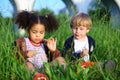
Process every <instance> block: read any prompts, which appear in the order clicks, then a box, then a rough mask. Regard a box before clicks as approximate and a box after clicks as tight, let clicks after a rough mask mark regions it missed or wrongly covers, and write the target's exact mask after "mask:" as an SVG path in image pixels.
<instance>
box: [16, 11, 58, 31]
mask: <svg viewBox="0 0 120 80" xmlns="http://www.w3.org/2000/svg"><path fill="white" fill-rule="evenodd" d="M15 23H16V24H18V26H19V28H24V29H26V30H28V31H29V30H30V29H31V27H32V26H33V25H34V24H42V25H44V26H45V29H46V32H48V33H50V32H53V31H55V30H57V29H58V27H59V24H58V21H57V19H56V17H55V16H54V15H53V14H47V15H40V16H39V15H37V14H36V13H33V12H27V11H22V12H20V13H18V15H17V16H16V17H15Z"/></svg>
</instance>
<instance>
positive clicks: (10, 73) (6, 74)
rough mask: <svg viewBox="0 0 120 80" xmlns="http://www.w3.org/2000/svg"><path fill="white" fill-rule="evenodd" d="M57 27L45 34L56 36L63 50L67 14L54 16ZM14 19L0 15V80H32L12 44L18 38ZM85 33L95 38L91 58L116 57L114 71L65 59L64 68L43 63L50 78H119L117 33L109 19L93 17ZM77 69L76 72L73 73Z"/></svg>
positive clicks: (67, 29) (119, 41)
mask: <svg viewBox="0 0 120 80" xmlns="http://www.w3.org/2000/svg"><path fill="white" fill-rule="evenodd" d="M57 18H58V20H59V22H60V27H59V29H58V30H57V31H55V32H54V33H51V34H46V36H45V37H46V38H49V37H50V36H53V37H56V38H57V47H58V48H59V49H60V50H61V51H62V49H63V45H64V41H65V40H66V39H67V38H68V37H69V36H71V29H70V26H69V23H70V17H69V16H68V15H62V14H60V15H58V16H57ZM13 23H14V22H13V20H12V19H9V18H8V19H4V18H0V57H1V58H0V80H32V79H33V77H34V75H33V74H31V73H30V72H29V71H28V69H26V67H25V66H24V65H25V63H22V64H21V63H20V62H19V61H18V60H17V59H16V57H15V55H16V54H15V51H13V43H14V41H15V40H16V39H17V38H19V36H17V37H16V36H15V35H14V29H13V26H14V24H13ZM88 35H91V36H92V37H93V38H94V39H95V41H96V49H95V52H94V53H93V54H92V55H91V60H92V61H95V62H96V61H99V62H105V61H107V60H110V59H112V60H115V62H116V64H117V66H116V70H115V71H114V72H113V73H109V72H105V71H104V70H103V69H102V66H101V67H99V68H98V67H96V66H95V67H93V68H88V69H85V70H82V69H81V67H80V65H74V64H73V63H71V62H69V61H67V68H66V69H64V68H63V67H59V66H57V64H55V65H53V66H52V67H50V66H49V64H48V63H46V64H45V73H46V74H47V75H48V76H49V78H50V80H118V79H120V74H118V71H120V62H119V61H120V55H119V54H120V49H119V47H120V32H119V30H118V29H116V28H112V27H111V25H110V24H109V22H107V23H106V22H104V19H102V20H99V19H97V17H96V18H93V26H92V29H91V31H90V32H89V34H88ZM76 71H77V72H78V73H77V75H76Z"/></svg>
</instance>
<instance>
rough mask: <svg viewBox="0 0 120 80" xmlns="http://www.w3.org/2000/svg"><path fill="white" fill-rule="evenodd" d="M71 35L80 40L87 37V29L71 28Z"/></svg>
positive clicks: (80, 27)
mask: <svg viewBox="0 0 120 80" xmlns="http://www.w3.org/2000/svg"><path fill="white" fill-rule="evenodd" d="M72 32H73V35H74V37H75V38H76V39H78V40H80V39H82V38H84V37H86V36H87V33H88V32H89V29H88V28H87V27H84V26H79V27H73V28H72Z"/></svg>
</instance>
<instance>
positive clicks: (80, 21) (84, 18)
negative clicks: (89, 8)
mask: <svg viewBox="0 0 120 80" xmlns="http://www.w3.org/2000/svg"><path fill="white" fill-rule="evenodd" d="M80 26H84V27H87V29H90V28H91V27H92V20H91V18H90V17H89V15H87V14H85V13H78V14H76V15H75V16H74V17H73V18H72V19H71V22H70V27H71V28H72V27H80Z"/></svg>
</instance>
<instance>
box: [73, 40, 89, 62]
mask: <svg viewBox="0 0 120 80" xmlns="http://www.w3.org/2000/svg"><path fill="white" fill-rule="evenodd" d="M84 49H87V50H89V43H88V39H87V38H86V39H85V40H84V41H79V40H77V39H75V38H74V50H75V53H76V54H77V53H78V54H79V53H81V52H83V50H84ZM83 60H85V61H89V55H88V56H85V57H83Z"/></svg>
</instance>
